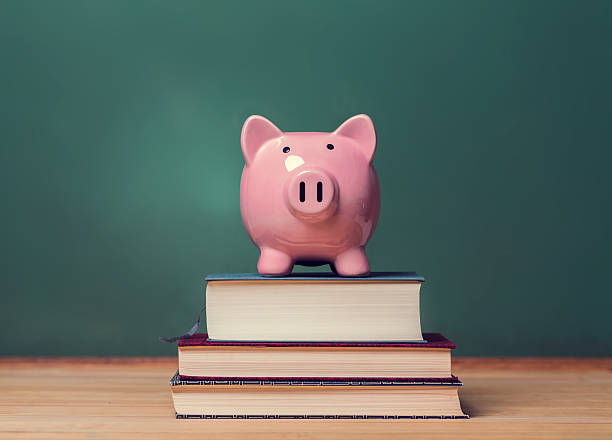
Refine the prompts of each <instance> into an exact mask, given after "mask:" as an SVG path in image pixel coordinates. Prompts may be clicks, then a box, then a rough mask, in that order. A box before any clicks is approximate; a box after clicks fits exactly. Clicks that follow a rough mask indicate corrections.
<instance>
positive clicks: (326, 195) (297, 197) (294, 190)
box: [285, 170, 338, 221]
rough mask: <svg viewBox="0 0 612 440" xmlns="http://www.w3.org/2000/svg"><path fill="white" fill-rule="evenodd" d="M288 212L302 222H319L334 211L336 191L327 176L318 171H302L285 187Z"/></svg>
mask: <svg viewBox="0 0 612 440" xmlns="http://www.w3.org/2000/svg"><path fill="white" fill-rule="evenodd" d="M285 196H286V202H287V205H288V207H289V210H290V211H291V213H292V214H293V215H295V216H296V217H298V218H301V219H303V220H308V221H321V220H325V219H326V218H329V217H330V216H331V215H332V214H333V213H334V211H335V210H336V205H337V202H336V201H337V198H338V190H337V188H336V182H335V180H334V179H333V177H331V176H330V175H329V174H327V173H326V172H324V171H320V170H304V171H301V172H299V173H297V174H296V175H294V176H293V177H292V178H290V179H289V180H288V181H287V182H286V185H285Z"/></svg>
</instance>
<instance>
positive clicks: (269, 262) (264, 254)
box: [257, 248, 293, 276]
mask: <svg viewBox="0 0 612 440" xmlns="http://www.w3.org/2000/svg"><path fill="white" fill-rule="evenodd" d="M291 269H293V259H292V258H291V257H290V256H289V255H287V254H285V253H284V252H281V251H279V250H276V249H272V248H262V249H261V255H260V256H259V261H258V262H257V271H258V272H259V273H260V274H262V275H276V276H282V275H287V274H289V273H290V272H291Z"/></svg>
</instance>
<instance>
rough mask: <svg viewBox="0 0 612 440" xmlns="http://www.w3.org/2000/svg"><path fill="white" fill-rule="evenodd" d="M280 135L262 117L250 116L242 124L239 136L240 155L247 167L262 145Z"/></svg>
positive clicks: (272, 125) (274, 126) (279, 132)
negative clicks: (242, 156)
mask: <svg viewBox="0 0 612 440" xmlns="http://www.w3.org/2000/svg"><path fill="white" fill-rule="evenodd" d="M282 135H283V132H282V131H280V130H279V129H278V127H277V126H276V125H274V124H273V123H272V122H270V121H268V120H267V119H266V118H264V117H263V116H258V115H253V116H250V117H249V118H248V119H247V120H246V121H245V122H244V125H243V126H242V134H241V136H240V144H241V146H242V154H243V155H244V161H245V162H246V164H247V165H249V164H250V163H251V162H252V161H253V159H254V158H255V155H256V154H257V152H258V151H259V149H260V148H261V147H262V145H263V144H265V143H266V142H267V141H269V140H270V139H274V138H277V137H281V136H282Z"/></svg>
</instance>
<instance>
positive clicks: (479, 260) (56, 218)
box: [0, 0, 612, 356]
mask: <svg viewBox="0 0 612 440" xmlns="http://www.w3.org/2000/svg"><path fill="white" fill-rule="evenodd" d="M611 23H612V3H610V2H608V1H594V0H593V1H588V2H579V1H575V2H567V1H512V2H502V1H461V2H454V1H427V2H423V1H414V2H411V1H384V0H383V1H377V2H373V1H340V0H333V1H274V2H270V1H244V2H240V1H228V2H221V1H186V0H183V1H176V2H170V1H135V0H134V1H72V2H65V1H53V2H49V1H4V2H2V3H1V4H0V57H1V58H0V128H1V133H0V134H1V138H0V188H1V194H2V204H1V215H0V231H1V242H0V243H1V244H0V248H1V250H2V252H1V261H0V267H1V269H0V270H1V280H2V292H1V294H0V295H1V296H0V297H1V303H0V304H1V306H0V338H1V339H0V355H173V354H174V353H175V347H174V346H172V345H164V344H161V343H159V342H157V337H158V336H163V335H165V336H168V335H173V334H181V333H183V332H184V331H186V330H187V329H188V328H189V327H190V325H191V323H192V321H193V320H194V319H195V316H196V314H197V311H198V310H199V309H200V307H201V306H202V304H203V302H204V296H203V290H202V285H203V280H204V277H205V276H206V274H207V273H219V272H253V271H254V270H255V264H256V260H257V256H258V252H257V249H256V247H255V246H254V245H253V244H252V243H251V242H250V241H249V239H248V237H247V235H246V233H245V231H244V228H243V226H242V221H241V218H240V211H239V180H240V174H241V171H242V166H243V159H242V154H241V151H240V143H239V137H240V129H241V126H242V123H243V121H244V120H245V119H246V118H247V117H248V116H249V115H251V114H254V113H256V114H261V115H264V116H266V117H268V118H269V119H270V120H272V121H273V122H274V123H275V124H277V125H278V127H280V128H281V129H283V130H286V131H331V130H333V129H335V128H336V127H337V126H338V124H340V123H341V122H342V121H344V120H345V119H346V118H348V117H350V116H352V115H354V114H358V113H367V114H369V115H370V116H371V117H372V119H373V120H374V122H375V124H376V127H377V131H378V135H379V144H378V151H377V154H376V158H375V162H374V163H375V166H376V168H377V170H378V174H379V177H380V183H381V189H382V210H381V217H380V222H379V226H378V229H377V231H376V232H375V234H374V236H373V238H372V240H371V242H370V244H369V245H368V248H367V251H368V255H369V257H370V261H371V264H372V269H373V270H376V271H406V270H414V271H417V272H418V273H419V274H422V275H424V276H425V277H426V278H427V280H428V282H427V284H426V285H425V286H424V287H423V300H422V310H423V318H422V321H423V328H424V330H425V331H439V332H442V333H444V334H445V335H447V336H448V337H449V338H450V339H452V340H453V341H454V342H456V343H457V345H458V348H457V350H456V354H458V355H543V356H552V355H564V356H569V355H579V356H603V355H607V356H610V355H612V343H611V342H610V335H611V334H612V320H611V319H610V309H611V307H612V299H611V298H612V289H611V285H612V284H611V282H610V265H611V263H612V255H611V254H612V233H611V232H610V231H611V229H612V200H611V194H612V177H611V173H610V166H611V165H610V164H611V163H612V136H611V127H612V125H611V117H610V115H611V113H610V104H611V103H612V87H611V81H610V78H612V59H611V51H610V44H611V42H612V25H611Z"/></svg>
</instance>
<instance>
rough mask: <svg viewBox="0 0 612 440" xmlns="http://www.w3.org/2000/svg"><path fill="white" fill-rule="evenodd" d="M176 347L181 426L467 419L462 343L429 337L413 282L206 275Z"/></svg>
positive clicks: (391, 277) (406, 278) (411, 277)
mask: <svg viewBox="0 0 612 440" xmlns="http://www.w3.org/2000/svg"><path fill="white" fill-rule="evenodd" d="M207 281H208V284H207V288H206V317H207V328H208V334H196V335H193V336H191V337H186V338H183V339H182V340H180V341H179V343H178V356H179V369H178V371H177V373H176V374H175V375H174V377H173V378H172V379H171V381H170V383H171V387H172V396H173V399H174V407H175V411H176V416H177V418H355V419H369V418H383V419H397V418H466V417H467V416H466V415H465V414H464V413H463V412H462V410H461V406H460V403H459V396H458V389H459V387H460V386H461V385H462V384H461V382H460V381H459V379H458V378H457V377H455V376H453V375H452V373H451V350H452V349H453V348H455V345H454V344H453V343H452V342H450V341H449V340H447V339H446V338H444V336H442V335H441V334H438V333H421V324H420V309H419V293H420V287H421V283H422V282H423V281H424V280H423V278H422V277H420V276H418V275H416V274H414V273H373V274H371V275H370V276H369V277H360V278H344V277H343V278H340V277H337V276H325V275H320V274H293V275H291V276H287V277H282V278H270V277H263V276H260V275H256V274H238V275H237V274H232V275H210V276H208V277H207Z"/></svg>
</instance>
